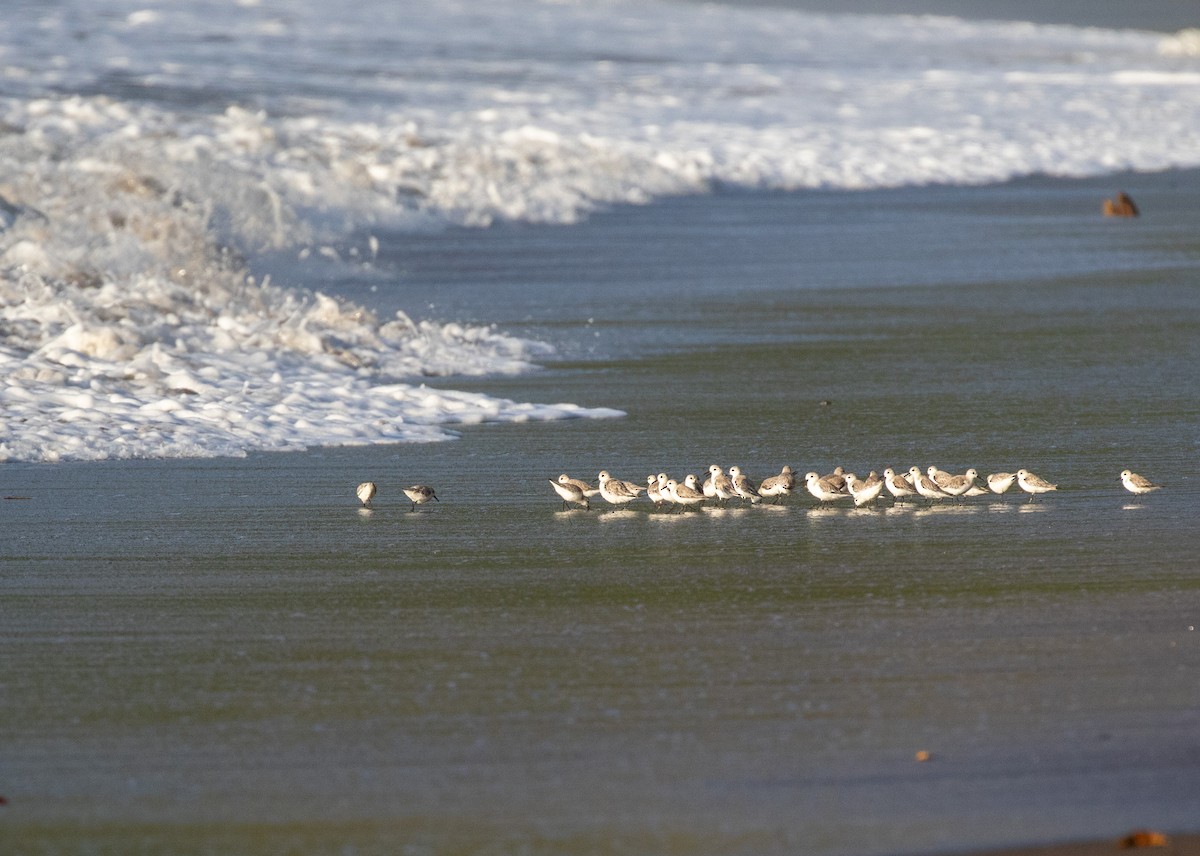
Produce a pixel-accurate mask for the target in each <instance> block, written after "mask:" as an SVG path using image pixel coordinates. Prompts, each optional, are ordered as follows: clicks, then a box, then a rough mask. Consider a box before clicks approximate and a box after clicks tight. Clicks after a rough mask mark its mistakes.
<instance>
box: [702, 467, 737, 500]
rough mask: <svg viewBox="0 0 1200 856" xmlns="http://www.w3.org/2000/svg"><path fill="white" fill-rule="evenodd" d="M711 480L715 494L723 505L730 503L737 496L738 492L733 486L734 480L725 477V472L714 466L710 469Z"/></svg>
mask: <svg viewBox="0 0 1200 856" xmlns="http://www.w3.org/2000/svg"><path fill="white" fill-rule="evenodd" d="M708 472H709V479H710V480H711V481H712V486H713V494H714V495H715V497H716V499H718V500H720V502H721V505H724V504H725V503H727V502H729V500H731V499H733V498H734V497H735V496H737V495H738V494H737V490H736V489H735V488H734V486H733V480H732V479H731V478H730V477H729V476H727V475H725V471H724V470H722V469H721V468H720V467H718V466H717V465H716V464H713V465H712V466H710V467H709V468H708Z"/></svg>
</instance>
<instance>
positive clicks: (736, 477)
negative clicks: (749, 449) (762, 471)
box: [729, 465, 762, 505]
mask: <svg viewBox="0 0 1200 856" xmlns="http://www.w3.org/2000/svg"><path fill="white" fill-rule="evenodd" d="M729 480H730V481H731V482H733V491H734V493H736V494H737V495H738V496H739V497H741V498H742V499H748V500H749V501H750V504H751V505H753V504H754V503H756V502H761V501H762V497H761V496H759V495H758V491H757V490H756V489H755V487H754V484H753V483H752V482H751V481H750V479H749V478H747V477H746V474H745V473H743V472H742V470H741V468H740V467H738V466H736V465H735V466H732V467H730V468H729Z"/></svg>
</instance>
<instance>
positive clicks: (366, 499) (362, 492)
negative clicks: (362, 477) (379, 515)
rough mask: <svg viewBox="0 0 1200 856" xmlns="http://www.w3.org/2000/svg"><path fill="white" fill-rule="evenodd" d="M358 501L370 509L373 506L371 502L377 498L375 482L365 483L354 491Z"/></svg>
mask: <svg viewBox="0 0 1200 856" xmlns="http://www.w3.org/2000/svg"><path fill="white" fill-rule="evenodd" d="M354 493H355V495H356V496H357V497H358V501H359V502H361V503H362V504H363V505H365V506H367V507H368V508H369V507H370V506H371V500H372V499H373V498H374V496H375V482H363V483H362V484H360V485H359V486H358V487H356V488H355V489H354Z"/></svg>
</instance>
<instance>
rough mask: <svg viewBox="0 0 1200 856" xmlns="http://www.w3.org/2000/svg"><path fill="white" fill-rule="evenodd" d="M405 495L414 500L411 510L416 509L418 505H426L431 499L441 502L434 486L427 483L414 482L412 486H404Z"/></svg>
mask: <svg viewBox="0 0 1200 856" xmlns="http://www.w3.org/2000/svg"><path fill="white" fill-rule="evenodd" d="M404 495H405V496H407V497H408V498H409V499H410V500H412V508H411V509H409V510H410V511H416V510H417V506H418V505H424V504H425V503H427V502H429V500H431V499H434V500H437V501H438V502H441V500H440V499H438V498H437V494H436V493H434V492H433V488H431V487H430V486H429V485H427V484H414V485H412V486H411V487H406V488H404Z"/></svg>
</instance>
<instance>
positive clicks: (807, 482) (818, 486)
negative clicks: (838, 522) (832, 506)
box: [804, 473, 850, 502]
mask: <svg viewBox="0 0 1200 856" xmlns="http://www.w3.org/2000/svg"><path fill="white" fill-rule="evenodd" d="M839 475H840V474H839ZM804 486H805V487H807V488H808V492H809V493H811V494H812V495H813V496H815V497H816V498H817V499H818V500H819V501H821V502H832V501H833V500H835V499H845V498H847V497H848V496H850V494H848V493H843V492H842V491H840V490H838V489H837V488H836V487H834V486H833V485H832V484H831V483H830V481H829V479H825V478H821V477H820V476H819V475H817V474H816V473H807V474H806V475H805V476H804Z"/></svg>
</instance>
